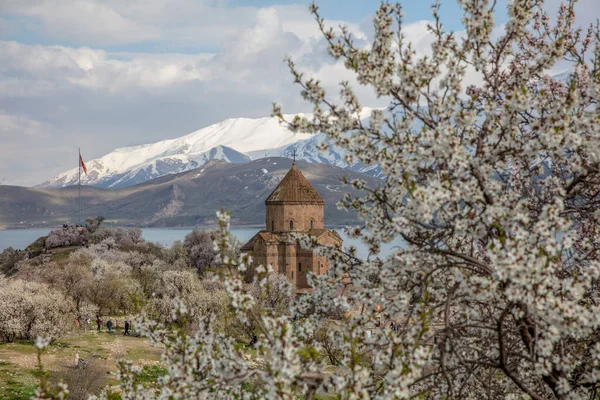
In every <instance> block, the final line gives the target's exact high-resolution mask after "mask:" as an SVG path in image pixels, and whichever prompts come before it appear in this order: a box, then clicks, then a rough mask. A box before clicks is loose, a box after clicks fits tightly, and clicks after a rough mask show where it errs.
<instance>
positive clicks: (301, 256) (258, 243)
mask: <svg viewBox="0 0 600 400" xmlns="http://www.w3.org/2000/svg"><path fill="white" fill-rule="evenodd" d="M265 204H266V206H267V218H266V229H263V230H261V231H260V232H258V233H257V234H256V235H254V236H253V237H252V239H250V241H249V242H248V243H246V244H245V245H244V246H242V249H241V250H242V251H243V252H248V253H251V254H252V256H253V259H254V264H253V265H254V266H258V265H261V264H262V265H265V266H266V265H268V264H271V265H272V266H273V270H275V271H279V273H281V274H285V275H286V276H287V277H288V279H289V280H290V281H292V282H293V283H294V285H295V286H296V289H298V290H299V291H302V289H306V288H308V287H309V286H308V282H307V279H306V275H307V273H309V272H312V273H314V274H315V275H321V274H323V273H324V272H326V271H327V267H328V263H327V259H326V257H323V256H317V255H315V254H314V253H313V251H312V250H306V249H303V248H302V247H301V246H300V245H299V244H296V242H295V241H294V240H293V239H292V238H291V235H290V233H291V232H300V233H306V234H308V235H310V236H312V237H315V238H316V239H317V242H318V243H319V244H323V245H334V246H341V245H342V238H341V237H340V235H339V234H338V233H337V232H336V231H334V230H329V229H326V228H325V221H324V206H325V202H324V201H323V199H322V198H321V196H319V193H317V191H316V190H315V189H314V188H313V187H312V186H311V184H310V183H309V182H308V180H307V179H306V178H305V177H304V175H302V172H300V170H299V169H298V167H297V166H296V162H295V161H294V163H293V164H292V168H291V169H290V170H289V171H288V173H287V174H286V176H285V177H284V178H283V179H282V180H281V182H279V185H277V187H276V188H275V190H274V191H273V193H271V195H270V196H269V197H268V198H267V200H266V201H265Z"/></svg>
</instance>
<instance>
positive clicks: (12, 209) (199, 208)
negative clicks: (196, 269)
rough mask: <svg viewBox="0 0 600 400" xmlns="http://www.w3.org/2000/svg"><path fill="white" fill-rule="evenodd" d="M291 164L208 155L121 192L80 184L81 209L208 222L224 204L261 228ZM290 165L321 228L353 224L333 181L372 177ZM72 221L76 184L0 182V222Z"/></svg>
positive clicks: (115, 217)
mask: <svg viewBox="0 0 600 400" xmlns="http://www.w3.org/2000/svg"><path fill="white" fill-rule="evenodd" d="M291 163H292V161H291V160H290V159H287V158H280V157H271V158H262V159H259V160H254V161H250V162H247V163H243V164H233V163H229V162H225V161H218V160H213V161H210V162H209V163H208V164H206V165H204V166H202V167H200V168H196V169H193V170H190V171H186V172H182V173H179V174H171V175H165V176H162V177H159V178H156V179H152V180H149V181H147V182H144V183H141V184H138V185H134V186H129V187H126V188H121V189H102V188H96V187H90V186H82V188H81V193H82V210H83V211H82V214H83V217H84V219H85V218H86V217H88V216H98V215H102V216H104V217H105V218H106V219H107V221H106V222H107V223H109V224H118V225H124V226H127V225H136V226H154V227H175V226H195V225H210V224H214V223H216V218H215V213H216V212H217V211H218V210H219V209H220V208H221V207H225V208H226V209H227V210H229V211H231V213H232V224H235V225H262V224H264V218H265V207H264V201H265V199H266V198H267V197H268V195H269V194H270V193H271V191H272V190H273V189H274V188H275V187H276V186H277V184H278V183H279V182H280V181H281V179H282V178H283V177H284V176H285V174H286V173H287V171H288V170H289V169H290V167H291ZM298 167H299V168H300V170H301V171H302V173H303V174H304V176H306V178H307V179H308V180H309V181H310V182H311V184H312V185H313V186H314V187H315V189H316V190H317V191H318V192H319V194H320V195H321V196H322V197H323V199H324V200H325V218H326V221H327V224H328V225H343V224H349V223H354V222H356V216H355V215H353V214H349V213H347V212H344V211H340V210H338V209H337V208H336V205H335V204H336V202H337V201H338V200H340V199H341V198H342V197H343V195H344V194H345V193H352V194H358V192H357V191H355V190H353V189H351V188H349V187H347V186H344V185H342V183H341V182H340V178H341V177H342V176H346V177H348V178H349V179H353V178H361V179H364V180H366V181H367V182H368V183H369V185H370V186H372V187H374V186H377V185H378V184H381V181H380V180H379V179H376V178H373V177H371V176H369V175H365V174H361V173H358V172H353V171H349V170H346V169H342V168H339V167H335V166H331V165H327V164H317V163H307V162H298ZM77 219H78V188H77V186H69V187H65V188H59V189H42V188H25V187H17V186H0V226H4V227H24V226H28V227H31V226H55V225H60V224H63V223H73V222H74V221H77Z"/></svg>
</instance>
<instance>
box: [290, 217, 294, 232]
mask: <svg viewBox="0 0 600 400" xmlns="http://www.w3.org/2000/svg"><path fill="white" fill-rule="evenodd" d="M293 230H294V220H292V219H290V231H293Z"/></svg>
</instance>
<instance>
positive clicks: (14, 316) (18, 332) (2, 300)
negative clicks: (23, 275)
mask: <svg viewBox="0 0 600 400" xmlns="http://www.w3.org/2000/svg"><path fill="white" fill-rule="evenodd" d="M0 288H1V290H0V338H1V339H2V340H3V341H6V342H12V341H14V340H18V339H25V340H33V339H35V338H36V337H38V336H43V337H50V338H52V339H56V338H58V337H60V336H61V335H63V334H64V333H65V332H66V331H67V328H68V327H70V322H71V317H72V311H73V308H74V307H73V306H74V304H73V302H72V301H70V300H69V299H67V298H66V297H65V296H64V295H63V294H62V293H61V292H59V291H58V290H54V289H51V288H50V287H48V285H46V284H43V283H38V282H26V281H23V280H21V279H11V280H8V279H6V278H0Z"/></svg>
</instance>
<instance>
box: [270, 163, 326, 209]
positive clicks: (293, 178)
mask: <svg viewBox="0 0 600 400" xmlns="http://www.w3.org/2000/svg"><path fill="white" fill-rule="evenodd" d="M265 204H266V205H270V204H318V205H324V204H325V202H324V201H323V199H322V198H321V196H319V193H317V191H316V190H315V188H313V187H312V185H311V184H310V182H308V180H307V179H306V178H305V177H304V175H302V172H300V170H299V169H298V167H296V163H295V162H294V163H293V164H292V168H291V169H290V170H289V171H288V173H287V174H286V175H285V177H284V178H283V179H282V180H281V182H279V185H277V187H276V188H275V190H273V193H271V195H270V196H269V197H268V198H267V200H266V201H265Z"/></svg>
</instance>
